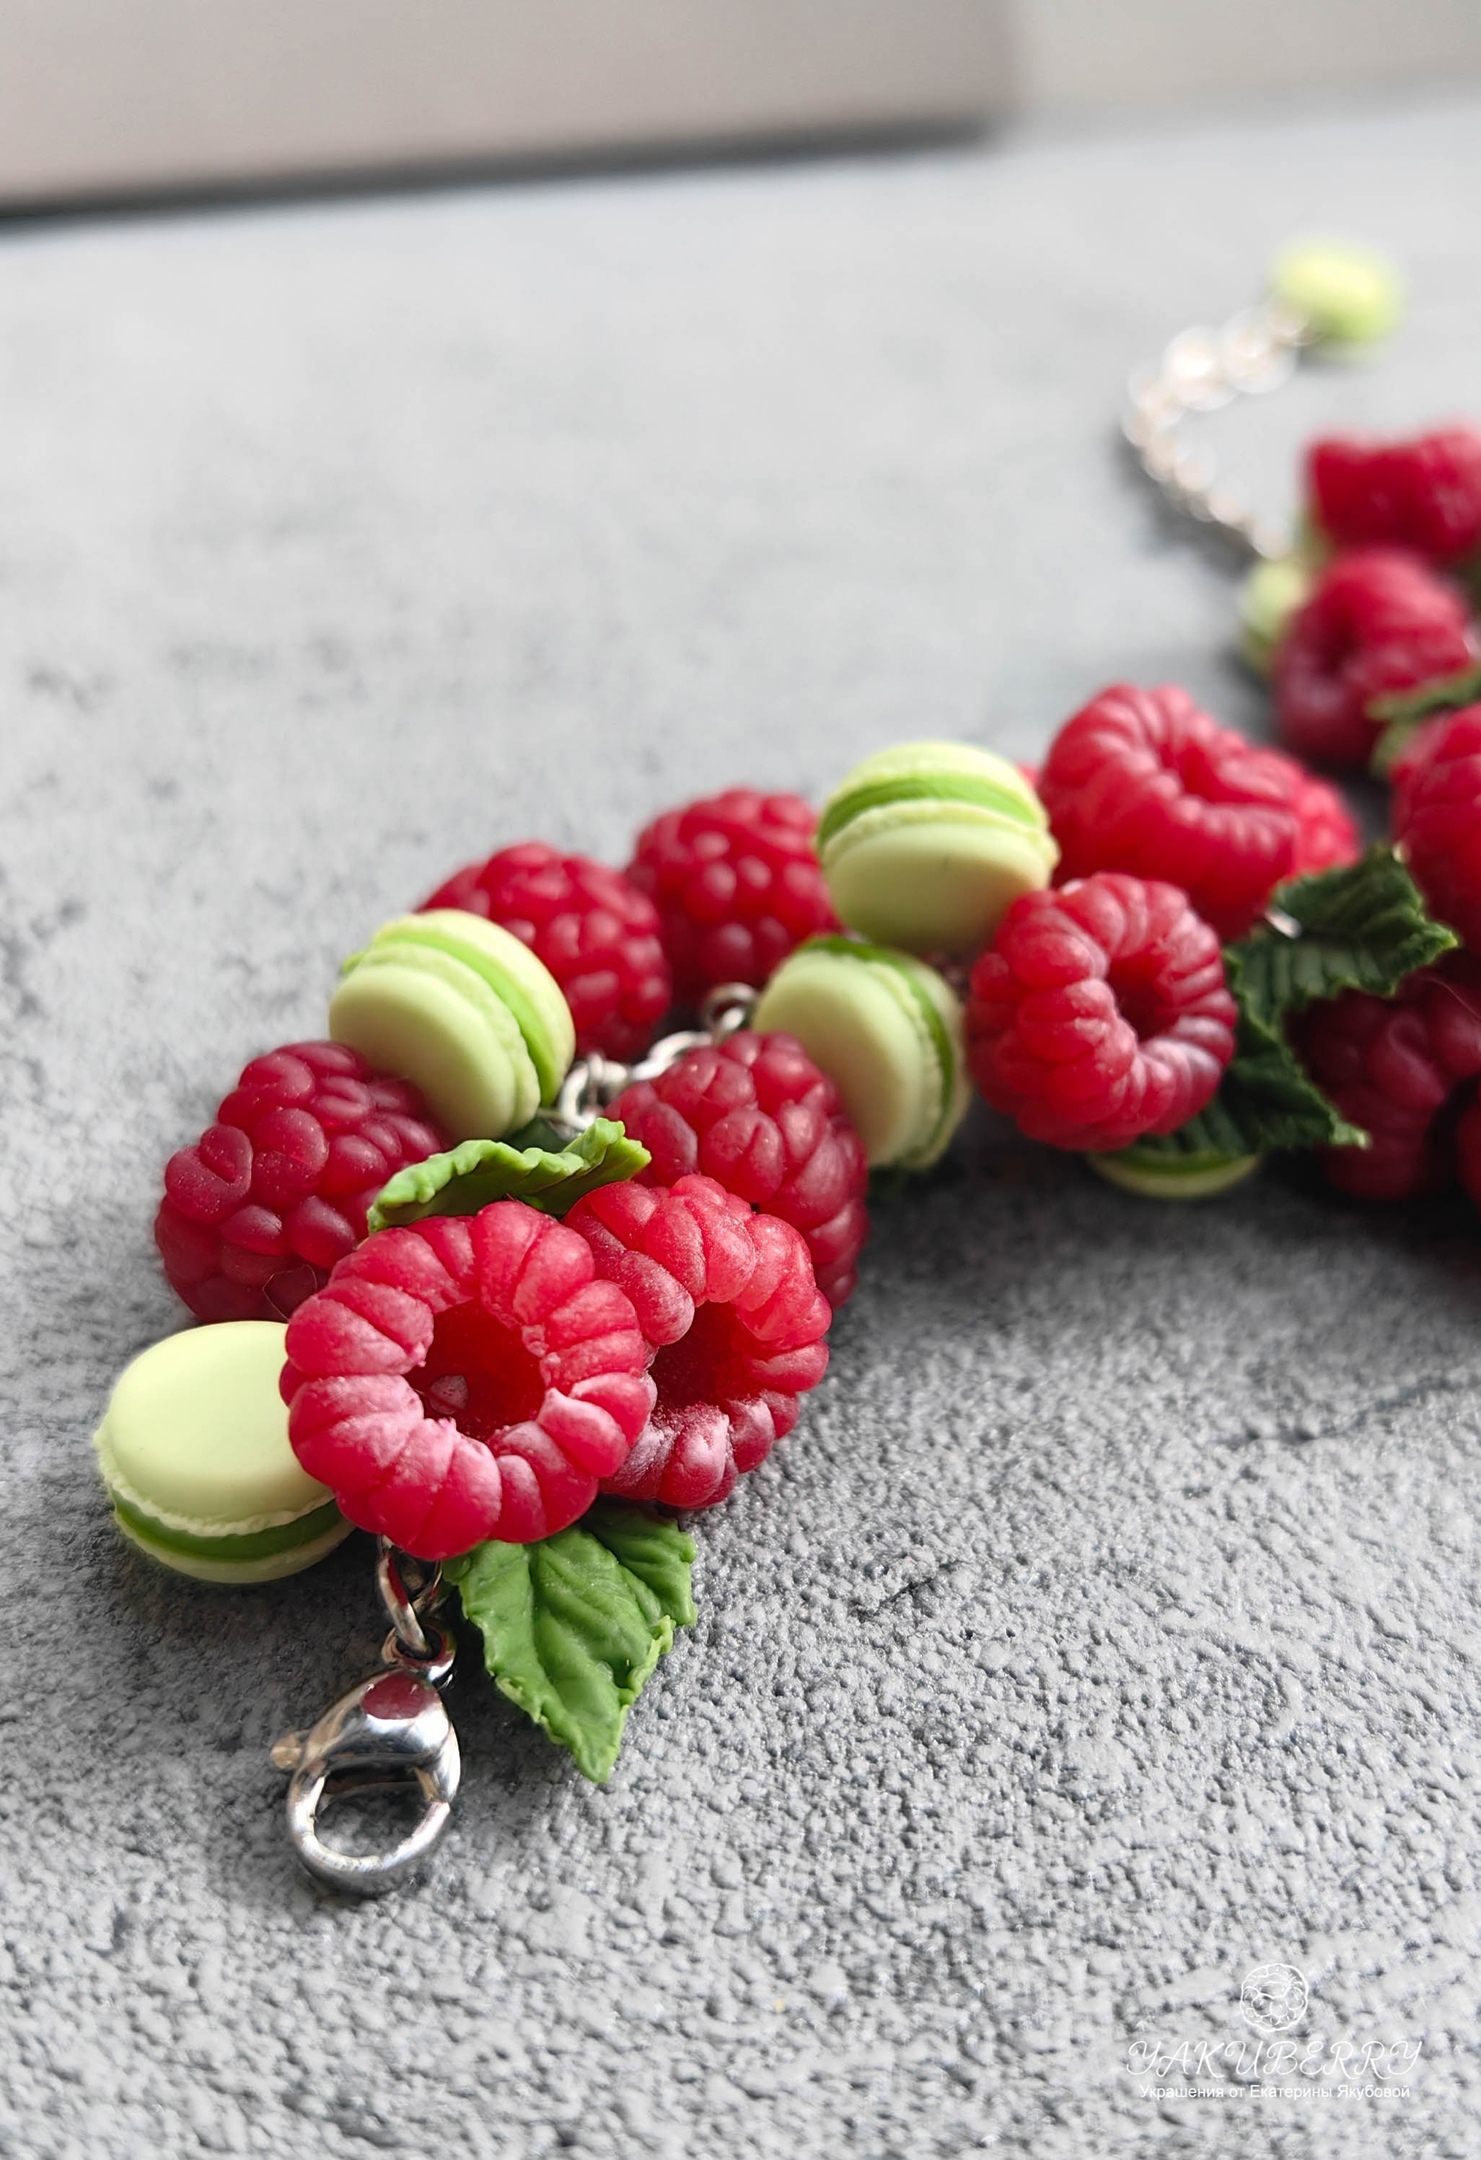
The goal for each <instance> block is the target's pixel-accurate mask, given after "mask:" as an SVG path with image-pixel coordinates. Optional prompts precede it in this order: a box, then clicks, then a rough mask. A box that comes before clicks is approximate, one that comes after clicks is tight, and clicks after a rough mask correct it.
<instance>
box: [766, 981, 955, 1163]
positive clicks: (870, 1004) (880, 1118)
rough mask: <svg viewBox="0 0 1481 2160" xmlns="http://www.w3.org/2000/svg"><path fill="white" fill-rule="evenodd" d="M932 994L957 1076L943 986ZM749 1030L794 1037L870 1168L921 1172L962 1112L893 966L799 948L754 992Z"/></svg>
mask: <svg viewBox="0 0 1481 2160" xmlns="http://www.w3.org/2000/svg"><path fill="white" fill-rule="evenodd" d="M919 972H920V974H921V975H922V976H923V977H924V976H929V975H932V974H933V973H934V971H933V970H931V969H926V968H922V969H920V970H919ZM937 980H938V981H939V978H937ZM940 989H941V991H942V992H944V994H945V999H946V1001H947V1002H946V1004H945V1005H943V1004H942V1003H941V1000H940V998H939V997H937V996H936V995H935V994H934V992H932V993H930V994H931V995H932V1001H933V1004H935V1006H936V1009H937V1010H938V1011H940V1012H941V1014H942V1018H943V1020H944V1021H946V1023H947V1028H948V1035H949V1038H950V1040H951V1041H952V1045H953V1052H954V1056H955V1061H956V1067H957V1072H958V1073H961V1072H962V1071H963V1068H964V1058H963V1055H962V1027H961V1014H960V1009H959V1008H956V1000H955V999H954V998H953V997H952V994H951V991H950V989H949V988H948V986H947V985H946V984H945V983H941V984H940ZM952 1008H956V1009H955V1010H954V1011H953V1009H952ZM752 1026H753V1027H755V1028H756V1029H758V1030H759V1031H761V1032H763V1033H764V1032H765V1031H766V1030H768V1029H772V1028H780V1029H784V1030H786V1032H788V1033H789V1034H792V1035H795V1036H796V1037H797V1038H798V1040H799V1041H800V1042H801V1043H802V1046H803V1048H804V1049H805V1050H806V1051H807V1053H808V1055H809V1056H810V1057H811V1058H812V1059H813V1061H814V1063H815V1064H817V1065H819V1066H820V1067H821V1068H822V1070H823V1071H824V1072H825V1073H827V1074H828V1076H829V1078H830V1079H831V1080H832V1081H833V1083H834V1085H835V1087H836V1088H837V1089H838V1092H839V1096H840V1099H841V1100H842V1103H843V1107H844V1111H845V1114H846V1115H847V1116H848V1118H849V1119H850V1120H851V1122H852V1123H853V1125H854V1126H855V1127H856V1129H857V1131H858V1133H859V1136H860V1138H861V1139H862V1141H863V1143H864V1151H865V1153H866V1155H867V1156H868V1158H869V1161H870V1162H871V1164H881V1163H899V1164H902V1165H905V1166H907V1167H921V1166H924V1164H925V1163H926V1162H928V1161H932V1160H934V1159H935V1157H936V1156H937V1155H939V1154H940V1153H941V1152H942V1150H943V1149H944V1148H945V1146H946V1144H947V1141H948V1140H949V1139H950V1137H951V1134H952V1132H953V1130H954V1129H955V1125H956V1122H957V1112H956V1106H957V1103H958V1100H960V1102H961V1105H962V1107H965V1101H966V1090H965V1080H964V1079H963V1080H961V1081H960V1082H958V1081H957V1080H956V1076H955V1075H953V1085H952V1086H951V1087H950V1088H949V1089H948V1088H947V1086H946V1085H945V1082H944V1077H943V1074H942V1071H941V1060H940V1057H939V1054H938V1052H937V1049H936V1045H935V1042H934V1040H933V1039H932V1033H931V1030H930V1027H929V1025H928V1023H927V1021H926V1019H925V1017H924V1015H923V1014H922V1012H921V1010H920V1007H919V1004H918V1003H917V1000H916V996H915V993H914V992H913V990H912V988H911V985H910V982H909V981H907V980H906V978H905V976H904V975H903V974H902V973H901V971H900V969H899V968H898V966H896V965H893V964H891V963H890V962H888V961H879V960H870V959H867V958H864V957H862V956H861V957H859V958H858V959H854V958H852V957H849V956H845V955H843V954H840V953H837V952H830V951H820V950H815V949H813V950H810V949H809V948H808V947H806V946H804V947H803V948H802V949H801V950H800V951H799V952H796V953H794V954H793V955H792V957H791V959H790V960H788V961H786V962H785V963H784V964H783V966H782V967H781V968H779V969H778V971H777V973H776V974H775V975H774V976H773V977H772V979H771V981H770V983H769V984H768V985H767V987H766V989H765V990H764V991H763V992H762V995H761V998H760V1001H759V1003H758V1004H757V1007H756V1012H755V1016H754V1018H753V1021H752Z"/></svg>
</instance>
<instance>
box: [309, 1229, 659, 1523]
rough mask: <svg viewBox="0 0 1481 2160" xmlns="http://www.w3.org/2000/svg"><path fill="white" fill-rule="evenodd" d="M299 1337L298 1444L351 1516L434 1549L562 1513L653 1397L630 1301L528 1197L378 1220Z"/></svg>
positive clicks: (590, 1492)
mask: <svg viewBox="0 0 1481 2160" xmlns="http://www.w3.org/2000/svg"><path fill="white" fill-rule="evenodd" d="M286 1349H287V1355H288V1362H287V1364H286V1365H285V1366H284V1369H283V1375H282V1379H281V1380H280V1382H279V1388H280V1391H281V1393H282V1396H283V1400H284V1401H285V1402H286V1403H287V1405H288V1437H289V1440H290V1441H291V1443H292V1446H293V1452H294V1454H295V1455H296V1456H297V1457H298V1460H299V1461H300V1462H301V1463H302V1465H303V1467H304V1468H305V1470H307V1471H308V1472H309V1474H310V1476H312V1477H316V1478H320V1479H322V1480H323V1482H324V1484H326V1485H327V1486H328V1487H329V1488H330V1490H331V1492H332V1493H333V1494H334V1497H335V1499H336V1500H337V1501H338V1502H339V1505H340V1508H341V1510H342V1512H343V1513H344V1514H346V1515H347V1516H348V1517H349V1519H350V1521H351V1522H352V1523H358V1525H359V1526H360V1528H361V1529H362V1530H372V1531H374V1532H376V1533H377V1534H378V1535H379V1536H382V1537H388V1538H392V1539H394V1540H395V1542H396V1543H397V1544H398V1545H400V1546H402V1547H403V1548H404V1549H405V1550H406V1551H407V1552H410V1553H415V1554H416V1555H417V1557H418V1558H419V1559H422V1560H446V1559H449V1558H450V1557H451V1556H452V1555H453V1554H454V1553H462V1552H467V1550H468V1549H469V1547H470V1546H472V1545H476V1544H478V1543H480V1542H481V1541H482V1540H483V1539H484V1538H498V1539H501V1540H503V1541H504V1542H505V1543H509V1544H527V1543H528V1542H530V1540H532V1539H535V1538H544V1537H551V1536H553V1535H554V1534H555V1532H556V1531H558V1530H564V1529H565V1528H566V1526H567V1524H569V1523H573V1522H575V1520H576V1518H577V1517H578V1516H579V1515H583V1514H584V1513H585V1512H586V1510H587V1509H588V1508H589V1507H590V1506H591V1504H592V1502H593V1500H595V1498H596V1496H597V1488H598V1484H599V1481H600V1480H601V1479H602V1478H604V1477H607V1476H609V1475H610V1474H611V1473H612V1472H613V1471H615V1470H616V1469H618V1468H619V1467H620V1466H621V1465H622V1463H624V1462H625V1461H626V1459H627V1456H628V1453H629V1450H630V1449H631V1448H632V1445H633V1443H634V1441H635V1440H636V1439H637V1438H638V1435H639V1434H640V1433H641V1432H642V1430H643V1428H644V1426H645V1424H646V1423H647V1419H648V1413H649V1411H650V1410H651V1409H652V1407H653V1383H652V1381H651V1380H650V1379H649V1378H648V1371H647V1367H648V1361H649V1359H650V1357H651V1356H652V1350H651V1348H650V1346H649V1344H648V1342H647V1341H646V1340H645V1338H644V1336H643V1334H642V1331H641V1330H640V1328H639V1326H638V1322H637V1316H636V1314H635V1313H634V1311H633V1308H632V1305H631V1303H630V1302H629V1300H628V1299H627V1298H626V1297H625V1296H624V1295H623V1293H622V1292H621V1291H620V1290H619V1289H617V1288H616V1287H615V1286H614V1285H613V1284H612V1283H610V1282H603V1281H599V1280H598V1278H597V1271H596V1266H595V1262H594V1261H593V1258H592V1254H591V1248H590V1247H589V1246H588V1245H587V1243H586V1241H585V1239H583V1238H581V1237H579V1236H578V1235H577V1234H576V1232H575V1231H573V1230H570V1229H568V1228H567V1227H566V1225H565V1224H564V1223H559V1222H555V1221H553V1220H552V1218H551V1217H550V1216H549V1215H542V1214H540V1213H539V1212H538V1211H537V1210H536V1209H534V1208H532V1207H527V1206H526V1205H525V1204H524V1202H523V1201H520V1200H496V1201H494V1202H493V1203H492V1204H491V1205H490V1206H489V1207H486V1208H482V1209H480V1210H479V1212H478V1214H476V1215H473V1216H451V1215H432V1216H428V1217H427V1218H426V1219H425V1220H424V1221H422V1222H416V1223H410V1224H408V1225H406V1226H405V1227H404V1228H396V1229H391V1230H380V1231H377V1233H376V1234H375V1236H374V1237H370V1238H367V1239H366V1240H365V1242H364V1244H363V1245H360V1246H357V1247H356V1249H355V1251H354V1252H352V1253H350V1254H349V1255H348V1256H347V1257H346V1258H345V1259H343V1260H342V1261H340V1263H339V1264H338V1266H337V1267H336V1268H335V1270H334V1272H333V1274H332V1275H331V1276H330V1278H329V1281H328V1284H327V1285H326V1287H325V1288H324V1289H323V1290H321V1291H319V1292H318V1293H317V1295H316V1296H314V1297H311V1298H308V1299H306V1300H305V1302H304V1303H303V1304H302V1305H301V1306H300V1307H299V1308H298V1311H297V1312H296V1313H295V1314H294V1315H293V1318H292V1319H291V1320H290V1321H289V1323H288V1336H287V1344H286Z"/></svg>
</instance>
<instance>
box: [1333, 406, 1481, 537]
mask: <svg viewBox="0 0 1481 2160" xmlns="http://www.w3.org/2000/svg"><path fill="white" fill-rule="evenodd" d="M1306 475H1307V494H1308V498H1309V500H1310V503H1311V510H1312V516H1313V518H1314V520H1315V522H1316V524H1317V525H1318V526H1320V528H1321V530H1322V531H1323V532H1324V533H1325V534H1326V535H1327V537H1328V538H1329V539H1330V540H1333V541H1335V542H1336V544H1337V546H1338V547H1339V548H1362V547H1398V548H1407V549H1409V550H1410V552H1411V553H1412V554H1415V555H1422V556H1423V557H1424V558H1425V560H1426V561H1427V562H1431V563H1433V564H1435V565H1436V567H1437V568H1440V569H1444V568H1446V567H1447V566H1449V565H1452V564H1458V563H1463V562H1465V561H1466V560H1467V559H1468V558H1469V557H1471V556H1473V555H1475V554H1477V553H1478V552H1481V435H1478V434H1477V433H1476V430H1475V429H1474V428H1469V427H1448V428H1436V429H1435V430H1433V431H1432V432H1431V433H1430V434H1428V435H1417V436H1414V437H1413V438H1412V439H1410V440H1408V441H1404V442H1355V441H1353V440H1351V439H1350V438H1348V437H1345V436H1341V435H1331V436H1328V437H1326V438H1325V439H1324V440H1323V441H1321V442H1316V443H1313V444H1312V446H1311V448H1310V450H1309V451H1308V453H1307V460H1306Z"/></svg>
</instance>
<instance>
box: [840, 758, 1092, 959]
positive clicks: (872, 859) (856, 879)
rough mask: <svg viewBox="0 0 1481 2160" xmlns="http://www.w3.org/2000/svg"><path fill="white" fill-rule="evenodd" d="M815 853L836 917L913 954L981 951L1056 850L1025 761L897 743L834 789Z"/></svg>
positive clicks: (1045, 879)
mask: <svg viewBox="0 0 1481 2160" xmlns="http://www.w3.org/2000/svg"><path fill="white" fill-rule="evenodd" d="M818 855H819V858H820V860H821V862H822V865H823V876H824V877H825V879H826V880H827V884H828V891H829V894H830V896H831V898H832V901H833V906H834V908H835V910H836V911H837V913H838V916H839V918H840V920H841V921H843V922H845V923H847V924H848V926H849V928H850V929H851V930H857V931H858V932H859V933H860V934H861V935H862V936H864V937H868V938H877V939H878V940H879V941H880V943H881V944H885V945H898V946H903V947H904V948H905V950H906V951H908V952H916V953H932V952H942V953H974V952H979V951H980V950H981V948H982V947H983V946H984V945H986V944H988V943H990V942H991V939H992V936H993V932H994V931H995V930H996V929H997V927H998V924H999V923H1000V922H1001V921H1002V918H1003V916H1004V914H1005V912H1006V911H1007V909H1008V907H1009V905H1010V904H1011V903H1012V902H1013V901H1014V900H1016V899H1017V898H1018V896H1019V894H1020V893H1026V892H1037V891H1039V890H1040V888H1041V887H1043V886H1045V885H1047V884H1048V883H1049V880H1050V878H1051V876H1052V875H1053V873H1054V866H1055V864H1056V863H1057V862H1058V860H1059V849H1058V848H1057V847H1056V846H1055V844H1054V840H1053V838H1052V837H1051V835H1050V831H1049V820H1048V818H1047V817H1046V816H1045V814H1044V806H1043V804H1042V803H1041V802H1040V801H1039V798H1038V796H1037V795H1036V794H1035V793H1034V791H1033V789H1032V788H1031V787H1030V785H1029V783H1028V781H1027V780H1025V778H1024V777H1023V774H1022V773H1021V772H1019V770H1018V768H1017V767H1016V766H1014V765H1010V764H1009V763H1008V760H1007V759H1006V758H1000V757H997V756H995V755H994V753H993V752H992V751H991V750H978V749H975V748H974V747H973V746H972V745H971V744H970V743H952V742H919V743H901V744H899V745H897V747H896V748H895V749H893V750H881V751H879V752H878V753H877V754H876V755H875V756H874V757H869V758H865V760H864V762H863V764H862V765H856V766H855V767H854V769H853V771H852V772H851V773H849V774H848V776H847V778H846V779H845V780H844V781H843V782H842V784H841V785H840V786H839V787H838V788H836V789H835V790H834V792H833V794H832V795H831V796H830V797H829V799H828V801H827V803H826V804H825V806H824V809H823V815H822V818H821V820H820V822H819V825H818Z"/></svg>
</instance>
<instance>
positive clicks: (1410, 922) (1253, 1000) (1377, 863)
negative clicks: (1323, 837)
mask: <svg viewBox="0 0 1481 2160" xmlns="http://www.w3.org/2000/svg"><path fill="white" fill-rule="evenodd" d="M1272 912H1273V914H1274V916H1275V920H1276V924H1277V925H1280V927H1272V926H1270V925H1261V926H1260V927H1259V928H1257V929H1255V930H1253V931H1251V933H1250V935H1249V936H1248V937H1246V938H1242V939H1241V940H1240V942H1239V944H1237V945H1233V946H1231V947H1230V948H1229V951H1228V953H1227V954H1226V955H1225V958H1226V960H1227V961H1229V962H1231V963H1234V964H1235V965H1234V966H1231V981H1230V987H1231V989H1233V991H1234V994H1235V996H1236V997H1237V998H1238V999H1239V1003H1240V1009H1241V1011H1242V1012H1246V1013H1248V1014H1249V1015H1250V1016H1251V1018H1253V1019H1255V1020H1257V1021H1260V1022H1261V1023H1263V1025H1264V1026H1265V1027H1266V1028H1268V1029H1272V1030H1276V1029H1279V1027H1280V1023H1281V1022H1282V1020H1284V1019H1285V1018H1286V1017H1287V1016H1288V1015H1289V1014H1291V1013H1297V1012H1300V1011H1301V1010H1302V1009H1303V1007H1305V1006H1307V1005H1310V1004H1312V1003H1313V1002H1314V1001H1315V1000H1316V999H1317V998H1333V997H1337V996H1339V995H1340V994H1341V993H1342V991H1344V990H1367V991H1369V992H1371V993H1372V995H1373V996H1374V997H1392V996H1393V994H1394V992H1395V991H1396V990H1397V989H1398V987H1399V985H1400V983H1401V982H1402V981H1403V980H1404V977H1405V976H1406V975H1409V974H1411V973H1412V972H1413V971H1414V969H1415V968H1421V967H1427V966H1428V965H1429V963H1430V962H1431V961H1432V960H1438V959H1439V957H1440V955H1441V953H1445V952H1449V950H1450V948H1451V946H1452V945H1455V944H1457V943H1458V942H1459V940H1458V939H1457V938H1456V936H1455V934H1454V932H1453V931H1450V930H1447V929H1445V928H1444V926H1443V925H1442V924H1440V923H1437V922H1433V921H1432V920H1431V919H1430V917H1429V916H1428V915H1427V914H1426V913H1425V905H1424V900H1423V898H1422V896H1421V894H1420V890H1419V887H1418V886H1417V885H1416V884H1415V882H1414V880H1413V878H1412V877H1411V876H1410V875H1409V872H1408V871H1407V870H1406V869H1405V867H1404V865H1403V864H1402V863H1401V862H1400V860H1399V858H1398V856H1397V855H1396V854H1395V853H1394V851H1393V849H1392V848H1391V847H1385V846H1382V845H1380V846H1378V847H1373V848H1370V849H1369V850H1368V852H1367V854H1366V855H1365V856H1364V857H1363V859H1362V861H1361V862H1356V863H1353V864H1352V865H1351V866H1350V867H1349V868H1347V869H1345V870H1322V871H1319V872H1318V873H1317V875H1316V876H1315V877H1306V878H1298V879H1297V880H1296V881H1295V883H1294V884H1291V885H1282V886H1281V888H1280V890H1279V891H1278V892H1277V893H1276V895H1275V899H1274V901H1273V902H1272ZM1288 922H1289V923H1294V925H1295V930H1294V932H1292V931H1288V930H1287V929H1286V928H1285V927H1284V925H1285V924H1286V923H1288ZM1236 972H1237V977H1238V979H1237V981H1236V980H1235V979H1234V977H1235V974H1236Z"/></svg>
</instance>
